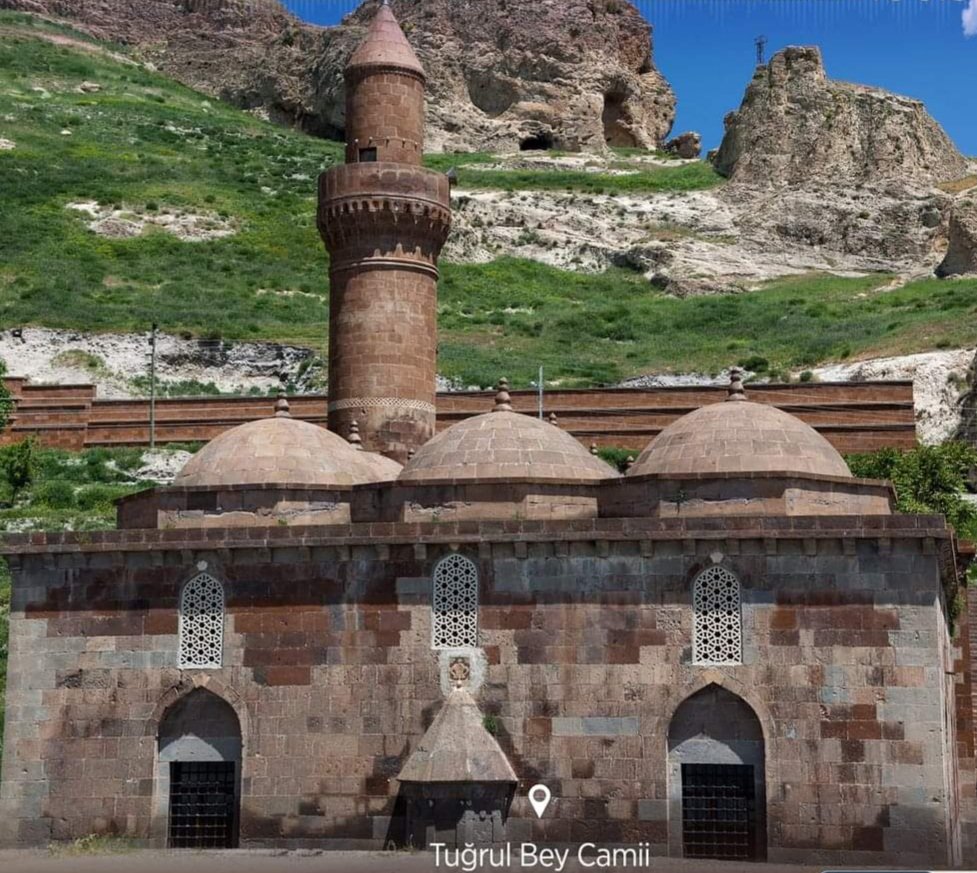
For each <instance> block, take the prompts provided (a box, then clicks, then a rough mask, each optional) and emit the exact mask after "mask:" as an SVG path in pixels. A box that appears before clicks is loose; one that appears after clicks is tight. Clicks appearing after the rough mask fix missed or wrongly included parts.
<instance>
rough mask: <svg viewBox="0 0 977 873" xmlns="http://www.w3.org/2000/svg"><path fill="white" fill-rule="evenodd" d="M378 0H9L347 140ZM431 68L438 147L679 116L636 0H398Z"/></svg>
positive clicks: (512, 145)
mask: <svg viewBox="0 0 977 873" xmlns="http://www.w3.org/2000/svg"><path fill="white" fill-rule="evenodd" d="M378 2H379V0H366V2H364V3H363V5H362V6H361V7H360V8H359V9H358V10H356V11H355V12H354V13H352V14H351V15H349V16H347V18H346V19H345V20H344V21H343V23H342V24H340V25H339V26H337V27H331V28H319V27H313V26H310V25H306V24H303V23H301V22H300V21H298V20H297V19H295V18H294V17H293V16H291V15H290V14H289V13H287V12H286V11H285V10H284V8H283V7H282V6H281V4H280V3H279V2H278V0H151V2H150V0H0V9H17V10H21V11H26V12H34V13H36V14H38V15H43V16H46V17H49V18H57V19H66V20H68V21H70V22H71V23H72V24H73V26H75V27H77V28H79V29H81V30H84V31H86V32H88V33H90V34H92V35H94V36H97V37H100V38H103V39H110V40H115V41H119V42H123V43H126V44H129V45H133V46H136V47H138V48H139V50H140V53H141V55H142V57H143V58H144V59H146V60H148V61H151V62H152V63H153V64H155V65H156V66H157V67H159V68H160V69H161V70H162V71H164V72H165V73H167V74H168V75H171V76H173V77H174V78H176V79H178V80H179V81H181V82H183V83H184V84H187V85H189V86H190V87H193V88H197V89H199V90H201V91H203V92H205V93H208V94H213V95H215V96H217V97H220V98H222V99H224V100H227V101H229V102H231V103H233V104H235V105H237V106H240V107H243V108H246V109H256V110H261V111H263V112H266V113H267V114H268V116H269V117H270V118H271V119H272V120H275V121H279V122H281V123H285V124H290V125H294V126H296V127H299V128H301V129H303V130H305V131H307V132H309V133H313V134H316V135H319V136H325V137H330V138H335V139H341V138H342V134H343V126H344V118H343V114H344V108H345V106H344V100H345V96H344V89H343V78H342V69H343V67H344V65H345V63H346V60H347V58H348V56H349V54H350V53H351V51H352V50H353V47H354V46H355V45H357V44H358V43H359V41H360V40H361V39H362V37H363V35H364V32H365V26H366V23H367V22H368V21H369V20H370V18H371V17H372V15H373V14H374V12H375V11H376V6H377V4H378ZM392 5H393V9H394V12H395V14H396V15H397V17H398V19H399V20H400V21H401V23H402V25H403V28H404V30H405V32H406V33H407V35H408V39H409V40H410V42H411V43H412V45H413V47H414V49H415V51H416V52H417V54H418V56H419V57H420V59H421V61H422V62H423V64H424V66H425V68H426V70H427V74H428V79H429V81H428V104H427V110H428V118H427V133H428V148H429V149H431V150H438V149H444V150H453V149H457V150H471V149H478V150H489V151H498V152H507V151H516V150H518V149H520V148H533V147H549V146H554V147H559V148H564V149H571V150H572V149H589V150H597V151H599V150H602V149H604V148H605V144H606V143H610V144H611V145H627V146H643V147H656V146H659V145H660V144H661V143H662V142H663V141H664V138H665V137H666V135H667V134H668V132H669V130H670V128H671V125H672V120H673V118H674V115H675V99H674V96H673V94H672V91H671V88H670V87H669V85H668V83H667V82H666V81H665V79H664V78H663V77H662V75H661V74H660V73H659V72H658V71H657V70H656V69H655V67H654V63H653V60H652V44H651V28H650V27H649V25H648V24H647V22H646V21H645V20H644V19H643V18H642V17H641V15H640V13H639V12H638V11H637V9H635V7H634V6H633V5H632V4H631V3H630V2H627V0H559V2H557V0H542V2H537V0H393V3H392Z"/></svg>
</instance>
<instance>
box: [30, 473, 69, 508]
mask: <svg viewBox="0 0 977 873" xmlns="http://www.w3.org/2000/svg"><path fill="white" fill-rule="evenodd" d="M32 497H33V500H34V502H35V503H40V504H42V505H43V506H47V507H48V508H49V509H74V508H75V505H76V504H75V489H74V486H73V485H72V484H71V483H70V482H65V481H64V480H63V479H52V480H51V481H50V482H42V483H41V484H40V485H38V486H37V487H36V488H35V489H34V491H33V494H32Z"/></svg>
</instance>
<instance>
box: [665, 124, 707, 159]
mask: <svg viewBox="0 0 977 873" xmlns="http://www.w3.org/2000/svg"><path fill="white" fill-rule="evenodd" d="M665 151H666V152H671V153H672V154H674V155H678V157H680V158H686V159H692V158H697V157H699V155H700V154H701V152H702V136H701V134H699V133H698V131H695V130H690V131H687V132H686V133H680V134H679V135H678V136H676V137H672V139H670V140H668V141H667V142H666V143H665Z"/></svg>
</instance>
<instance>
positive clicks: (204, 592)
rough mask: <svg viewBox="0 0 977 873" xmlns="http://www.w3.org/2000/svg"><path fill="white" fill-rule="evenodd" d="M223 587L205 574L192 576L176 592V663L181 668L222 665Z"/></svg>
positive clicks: (211, 667)
mask: <svg viewBox="0 0 977 873" xmlns="http://www.w3.org/2000/svg"><path fill="white" fill-rule="evenodd" d="M223 652H224V586H223V585H221V583H220V582H219V581H218V580H217V579H216V578H214V577H213V576H211V575H210V574H209V573H199V574H198V575H196V576H194V577H193V578H192V579H191V580H190V581H189V582H187V583H186V585H184V586H183V590H182V591H181V592H180V629H179V653H178V655H177V666H179V668H180V669H181V670H189V669H217V668H220V667H221V666H223V660H224V659H223Z"/></svg>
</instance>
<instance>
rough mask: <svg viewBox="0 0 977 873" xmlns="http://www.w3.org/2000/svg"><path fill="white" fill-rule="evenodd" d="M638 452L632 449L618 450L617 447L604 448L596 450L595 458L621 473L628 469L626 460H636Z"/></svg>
mask: <svg viewBox="0 0 977 873" xmlns="http://www.w3.org/2000/svg"><path fill="white" fill-rule="evenodd" d="M639 454H641V453H640V452H637V451H634V450H633V449H619V448H617V446H605V447H604V448H601V449H598V450H597V456H598V457H599V458H601V460H604V461H606V462H607V463H608V464H610V465H611V466H612V467H613V468H614V469H615V470H618V471H619V472H621V473H623V472H624V471H625V470H627V468H628V458H634V459H637V457H638V455H639Z"/></svg>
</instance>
